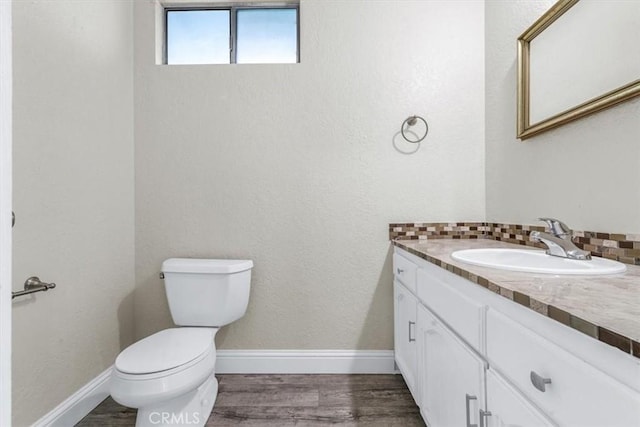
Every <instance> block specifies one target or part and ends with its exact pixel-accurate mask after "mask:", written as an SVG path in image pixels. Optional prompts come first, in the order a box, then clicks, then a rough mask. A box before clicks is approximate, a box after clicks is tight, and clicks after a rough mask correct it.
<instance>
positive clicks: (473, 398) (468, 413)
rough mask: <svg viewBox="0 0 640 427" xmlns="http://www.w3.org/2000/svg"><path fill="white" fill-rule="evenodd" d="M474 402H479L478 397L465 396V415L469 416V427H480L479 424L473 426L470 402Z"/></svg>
mask: <svg viewBox="0 0 640 427" xmlns="http://www.w3.org/2000/svg"><path fill="white" fill-rule="evenodd" d="M472 400H478V398H477V397H476V396H471V395H470V394H466V395H465V411H466V412H465V413H466V415H467V418H466V419H467V427H478V424H471V409H469V402H470V401H472Z"/></svg>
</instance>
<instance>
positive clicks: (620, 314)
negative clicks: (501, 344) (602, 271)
mask: <svg viewBox="0 0 640 427" xmlns="http://www.w3.org/2000/svg"><path fill="white" fill-rule="evenodd" d="M393 244H394V245H395V246H397V247H399V248H402V249H405V250H406V251H408V252H409V253H411V254H413V255H416V256H418V257H420V258H423V259H425V260H427V261H429V262H431V263H433V264H436V265H438V266H440V267H442V268H444V269H446V270H448V271H450V272H452V273H454V274H457V275H459V276H461V277H464V278H465V279H468V280H471V281H472V282H474V283H476V284H478V285H480V286H483V287H485V288H487V289H489V290H491V291H493V292H495V293H497V294H499V295H502V296H504V297H506V298H508V299H511V300H513V301H515V302H516V303H519V304H521V305H524V306H526V307H528V308H530V309H532V310H535V311H537V312H538V313H540V314H542V315H545V316H547V317H550V318H552V319H554V320H557V321H559V322H561V323H563V324H565V325H567V326H569V327H571V328H573V329H576V330H578V331H580V332H582V333H585V334H587V335H590V336H591V337H593V338H596V339H598V340H600V341H603V342H605V343H607V344H610V345H613V346H615V347H617V348H619V349H620V350H622V351H624V352H627V353H629V354H632V355H633V356H635V357H639V358H640V266H634V265H627V271H626V272H625V273H622V274H615V275H606V276H566V275H565V276H559V275H552V274H534V273H520V272H514V271H506V270H498V269H493V268H487V267H479V266H475V265H471V264H466V263H464V262H461V261H456V260H454V259H453V258H451V253H452V252H454V251H457V250H461V249H478V248H512V249H532V250H536V249H533V248H528V247H526V246H522V245H514V244H510V243H504V242H499V241H495V240H490V239H477V240H470V239H427V240H394V241H393ZM538 250H539V249H538Z"/></svg>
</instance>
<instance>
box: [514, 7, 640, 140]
mask: <svg viewBox="0 0 640 427" xmlns="http://www.w3.org/2000/svg"><path fill="white" fill-rule="evenodd" d="M578 1H579V0H560V1H558V2H557V3H556V4H554V5H553V6H552V7H551V9H549V10H548V11H547V12H546V13H545V14H544V15H542V16H541V17H540V18H539V19H538V20H537V21H536V22H534V23H533V25H532V26H531V27H529V28H528V29H527V30H526V31H525V32H524V33H523V34H522V35H521V36H520V37H518V138H519V139H523V140H524V139H527V138H530V137H532V136H534V135H537V134H539V133H541V132H545V131H547V130H549V129H553V128H555V127H558V126H561V125H563V124H565V123H568V122H570V121H573V120H576V119H579V118H580V117H584V116H586V115H588V114H592V113H595V112H596V111H600V110H603V109H605V108H608V107H611V106H613V105H616V104H619V103H621V102H624V101H626V100H628V99H630V98H633V97H635V96H638V95H640V79H638V80H634V81H632V82H631V83H628V84H626V85H624V86H620V87H619V88H617V89H614V90H612V91H610V92H607V93H605V94H603V95H600V96H597V97H595V98H593V99H590V100H588V101H586V102H583V103H582V104H579V105H577V106H575V107H573V108H570V109H568V110H565V111H563V112H561V113H558V114H556V115H554V116H551V117H549V118H547V119H544V120H542V121H540V122H538V123H534V124H533V125H532V124H531V123H529V53H530V52H529V45H530V43H531V41H532V40H533V39H534V38H536V36H538V35H539V34H540V33H541V32H542V31H544V30H545V29H546V28H547V27H548V26H549V25H551V24H552V23H553V22H554V21H555V20H557V19H558V18H560V17H561V16H562V15H563V14H564V13H565V12H566V11H567V10H569V9H570V8H571V7H572V6H573V5H575V4H576V3H578Z"/></svg>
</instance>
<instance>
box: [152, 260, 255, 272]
mask: <svg viewBox="0 0 640 427" xmlns="http://www.w3.org/2000/svg"><path fill="white" fill-rule="evenodd" d="M251 268H253V261H251V260H248V259H197V258H170V259H168V260H165V261H164V262H163V263H162V272H163V273H205V274H206V273H209V274H230V273H239V272H241V271H245V270H250V269H251Z"/></svg>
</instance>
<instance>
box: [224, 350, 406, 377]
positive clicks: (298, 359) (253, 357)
mask: <svg viewBox="0 0 640 427" xmlns="http://www.w3.org/2000/svg"><path fill="white" fill-rule="evenodd" d="M216 373H218V374H395V373H397V371H396V370H395V365H394V359H393V350H218V354H217V360H216Z"/></svg>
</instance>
